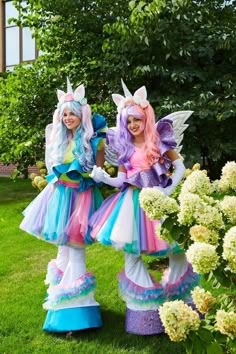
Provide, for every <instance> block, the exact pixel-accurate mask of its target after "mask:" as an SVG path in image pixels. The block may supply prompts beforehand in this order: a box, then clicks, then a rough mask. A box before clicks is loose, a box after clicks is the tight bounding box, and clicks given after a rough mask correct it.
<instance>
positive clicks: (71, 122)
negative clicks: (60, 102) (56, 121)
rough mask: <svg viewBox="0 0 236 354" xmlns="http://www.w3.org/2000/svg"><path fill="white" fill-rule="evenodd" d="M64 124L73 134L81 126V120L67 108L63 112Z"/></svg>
mask: <svg viewBox="0 0 236 354" xmlns="http://www.w3.org/2000/svg"><path fill="white" fill-rule="evenodd" d="M62 119H63V123H64V124H65V126H66V128H67V129H69V130H71V131H72V132H73V133H74V132H75V131H76V129H77V128H78V126H79V125H80V122H81V118H80V117H78V116H76V115H75V114H74V113H72V112H71V111H70V110H69V109H67V108H65V110H64V112H63V118H62Z"/></svg>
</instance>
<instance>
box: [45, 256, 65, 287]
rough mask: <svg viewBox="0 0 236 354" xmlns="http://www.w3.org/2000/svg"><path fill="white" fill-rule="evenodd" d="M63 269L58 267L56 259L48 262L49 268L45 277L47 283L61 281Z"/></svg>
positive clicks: (55, 283) (52, 283) (51, 283)
mask: <svg viewBox="0 0 236 354" xmlns="http://www.w3.org/2000/svg"><path fill="white" fill-rule="evenodd" d="M63 274H64V273H63V271H62V270H61V269H59V268H58V266H57V264H56V259H52V260H51V261H50V262H49V263H48V269H47V275H46V279H45V281H44V282H45V284H46V285H50V286H54V285H57V284H59V283H60V281H61V279H62V277H63Z"/></svg>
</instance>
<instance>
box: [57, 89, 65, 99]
mask: <svg viewBox="0 0 236 354" xmlns="http://www.w3.org/2000/svg"><path fill="white" fill-rule="evenodd" d="M62 96H65V92H64V91H62V90H57V98H58V101H60V99H61V98H62Z"/></svg>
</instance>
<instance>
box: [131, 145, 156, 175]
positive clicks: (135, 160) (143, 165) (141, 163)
mask: <svg viewBox="0 0 236 354" xmlns="http://www.w3.org/2000/svg"><path fill="white" fill-rule="evenodd" d="M130 164H131V169H129V170H128V171H127V178H129V177H131V176H132V175H133V174H135V173H137V172H140V171H143V170H149V169H150V166H149V164H148V162H147V158H146V156H145V152H144V149H143V148H138V147H135V149H134V152H133V154H132V155H131V157H130Z"/></svg>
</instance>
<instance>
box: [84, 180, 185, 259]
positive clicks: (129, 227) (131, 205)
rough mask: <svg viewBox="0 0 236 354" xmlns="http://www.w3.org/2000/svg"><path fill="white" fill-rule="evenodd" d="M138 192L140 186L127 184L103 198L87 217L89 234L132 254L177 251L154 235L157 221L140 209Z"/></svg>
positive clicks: (161, 254)
mask: <svg viewBox="0 0 236 354" xmlns="http://www.w3.org/2000/svg"><path fill="white" fill-rule="evenodd" d="M139 193H140V189H138V188H135V187H131V186H129V187H128V188H126V189H125V190H123V191H122V192H118V193H115V194H113V195H112V196H110V197H109V198H107V199H106V200H105V201H104V202H103V204H102V205H101V207H100V208H99V210H97V211H96V212H95V213H94V214H93V216H92V217H91V218H90V221H89V226H90V229H91V230H90V234H91V237H92V238H94V239H95V240H97V241H99V242H100V243H102V244H104V245H112V246H113V247H115V248H118V249H123V250H124V251H125V252H128V253H133V254H136V255H139V254H141V253H147V254H153V255H157V256H166V255H167V254H168V253H169V252H179V251H180V248H179V246H178V245H177V244H173V245H169V244H167V243H166V242H165V241H163V240H161V239H159V238H158V236H157V235H156V228H157V226H158V224H159V223H160V221H153V220H150V219H149V217H148V216H147V215H146V213H145V212H144V210H143V209H141V207H140V205H139Z"/></svg>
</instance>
